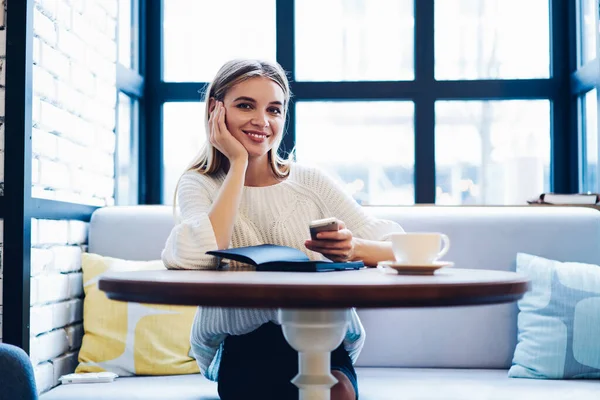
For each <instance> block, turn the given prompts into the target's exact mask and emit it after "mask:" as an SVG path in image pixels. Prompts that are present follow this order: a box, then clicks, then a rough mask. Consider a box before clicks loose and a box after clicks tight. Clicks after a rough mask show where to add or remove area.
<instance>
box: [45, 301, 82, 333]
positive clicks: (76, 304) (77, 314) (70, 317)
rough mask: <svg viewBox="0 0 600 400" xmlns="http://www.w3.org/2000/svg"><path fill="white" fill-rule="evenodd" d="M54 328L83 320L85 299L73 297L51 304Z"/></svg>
mask: <svg viewBox="0 0 600 400" xmlns="http://www.w3.org/2000/svg"><path fill="white" fill-rule="evenodd" d="M48 307H51V309H52V312H51V314H52V328H51V329H56V328H62V327H64V326H67V325H71V324H74V323H75V322H81V321H83V300H82V299H73V300H68V301H63V302H60V303H55V304H51V305H49V306H48Z"/></svg>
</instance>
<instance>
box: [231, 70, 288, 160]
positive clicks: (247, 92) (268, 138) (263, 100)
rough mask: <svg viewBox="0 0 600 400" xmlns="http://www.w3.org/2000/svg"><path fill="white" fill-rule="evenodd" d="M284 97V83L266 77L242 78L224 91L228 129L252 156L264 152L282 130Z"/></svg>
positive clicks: (271, 145) (263, 154)
mask: <svg viewBox="0 0 600 400" xmlns="http://www.w3.org/2000/svg"><path fill="white" fill-rule="evenodd" d="M284 98H285V97H284V94H283V90H282V89H281V87H280V86H279V85H278V84H277V83H275V82H274V81H272V80H271V79H268V78H264V77H256V78H250V79H248V80H246V81H243V82H240V83H238V84H237V85H235V86H233V87H232V88H231V89H229V91H228V92H227V94H226V95H225V98H224V99H223V103H224V104H225V109H226V113H225V122H226V124H227V129H229V132H231V134H232V135H233V136H234V137H235V138H236V139H237V140H239V141H240V142H241V143H242V145H244V147H245V148H246V150H247V151H248V156H249V157H250V158H256V157H262V156H265V155H266V154H267V153H268V152H269V150H271V148H273V145H274V143H275V142H276V140H277V139H278V138H279V136H280V135H282V134H283V126H284V122H285V116H284V114H283V112H284V108H283V103H284Z"/></svg>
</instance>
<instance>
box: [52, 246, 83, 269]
mask: <svg viewBox="0 0 600 400" xmlns="http://www.w3.org/2000/svg"><path fill="white" fill-rule="evenodd" d="M51 251H52V254H53V255H54V265H53V271H55V272H73V271H79V270H81V249H80V248H79V247H78V246H53V247H52V248H51Z"/></svg>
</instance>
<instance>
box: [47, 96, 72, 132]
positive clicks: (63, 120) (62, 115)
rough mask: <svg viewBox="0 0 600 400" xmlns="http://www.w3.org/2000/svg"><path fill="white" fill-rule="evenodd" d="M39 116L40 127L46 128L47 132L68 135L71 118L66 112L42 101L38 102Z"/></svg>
mask: <svg viewBox="0 0 600 400" xmlns="http://www.w3.org/2000/svg"><path fill="white" fill-rule="evenodd" d="M39 114H40V118H39V123H40V125H41V126H43V127H45V128H47V130H48V131H50V132H58V133H64V134H67V133H69V130H70V129H69V123H70V122H71V120H72V118H71V115H70V114H69V113H68V112H66V111H64V110H62V109H60V108H58V107H55V106H54V105H52V104H50V103H48V102H46V101H43V100H42V101H40V112H39Z"/></svg>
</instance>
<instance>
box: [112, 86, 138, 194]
mask: <svg viewBox="0 0 600 400" xmlns="http://www.w3.org/2000/svg"><path fill="white" fill-rule="evenodd" d="M117 106H118V107H117V149H116V153H115V166H116V182H115V184H116V189H115V192H116V196H115V201H116V204H118V205H133V204H138V135H137V134H136V133H137V132H138V127H137V119H136V118H134V116H135V115H137V108H138V102H137V101H135V100H133V99H132V98H130V97H129V96H127V95H126V94H124V93H119V100H118V105H117Z"/></svg>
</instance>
